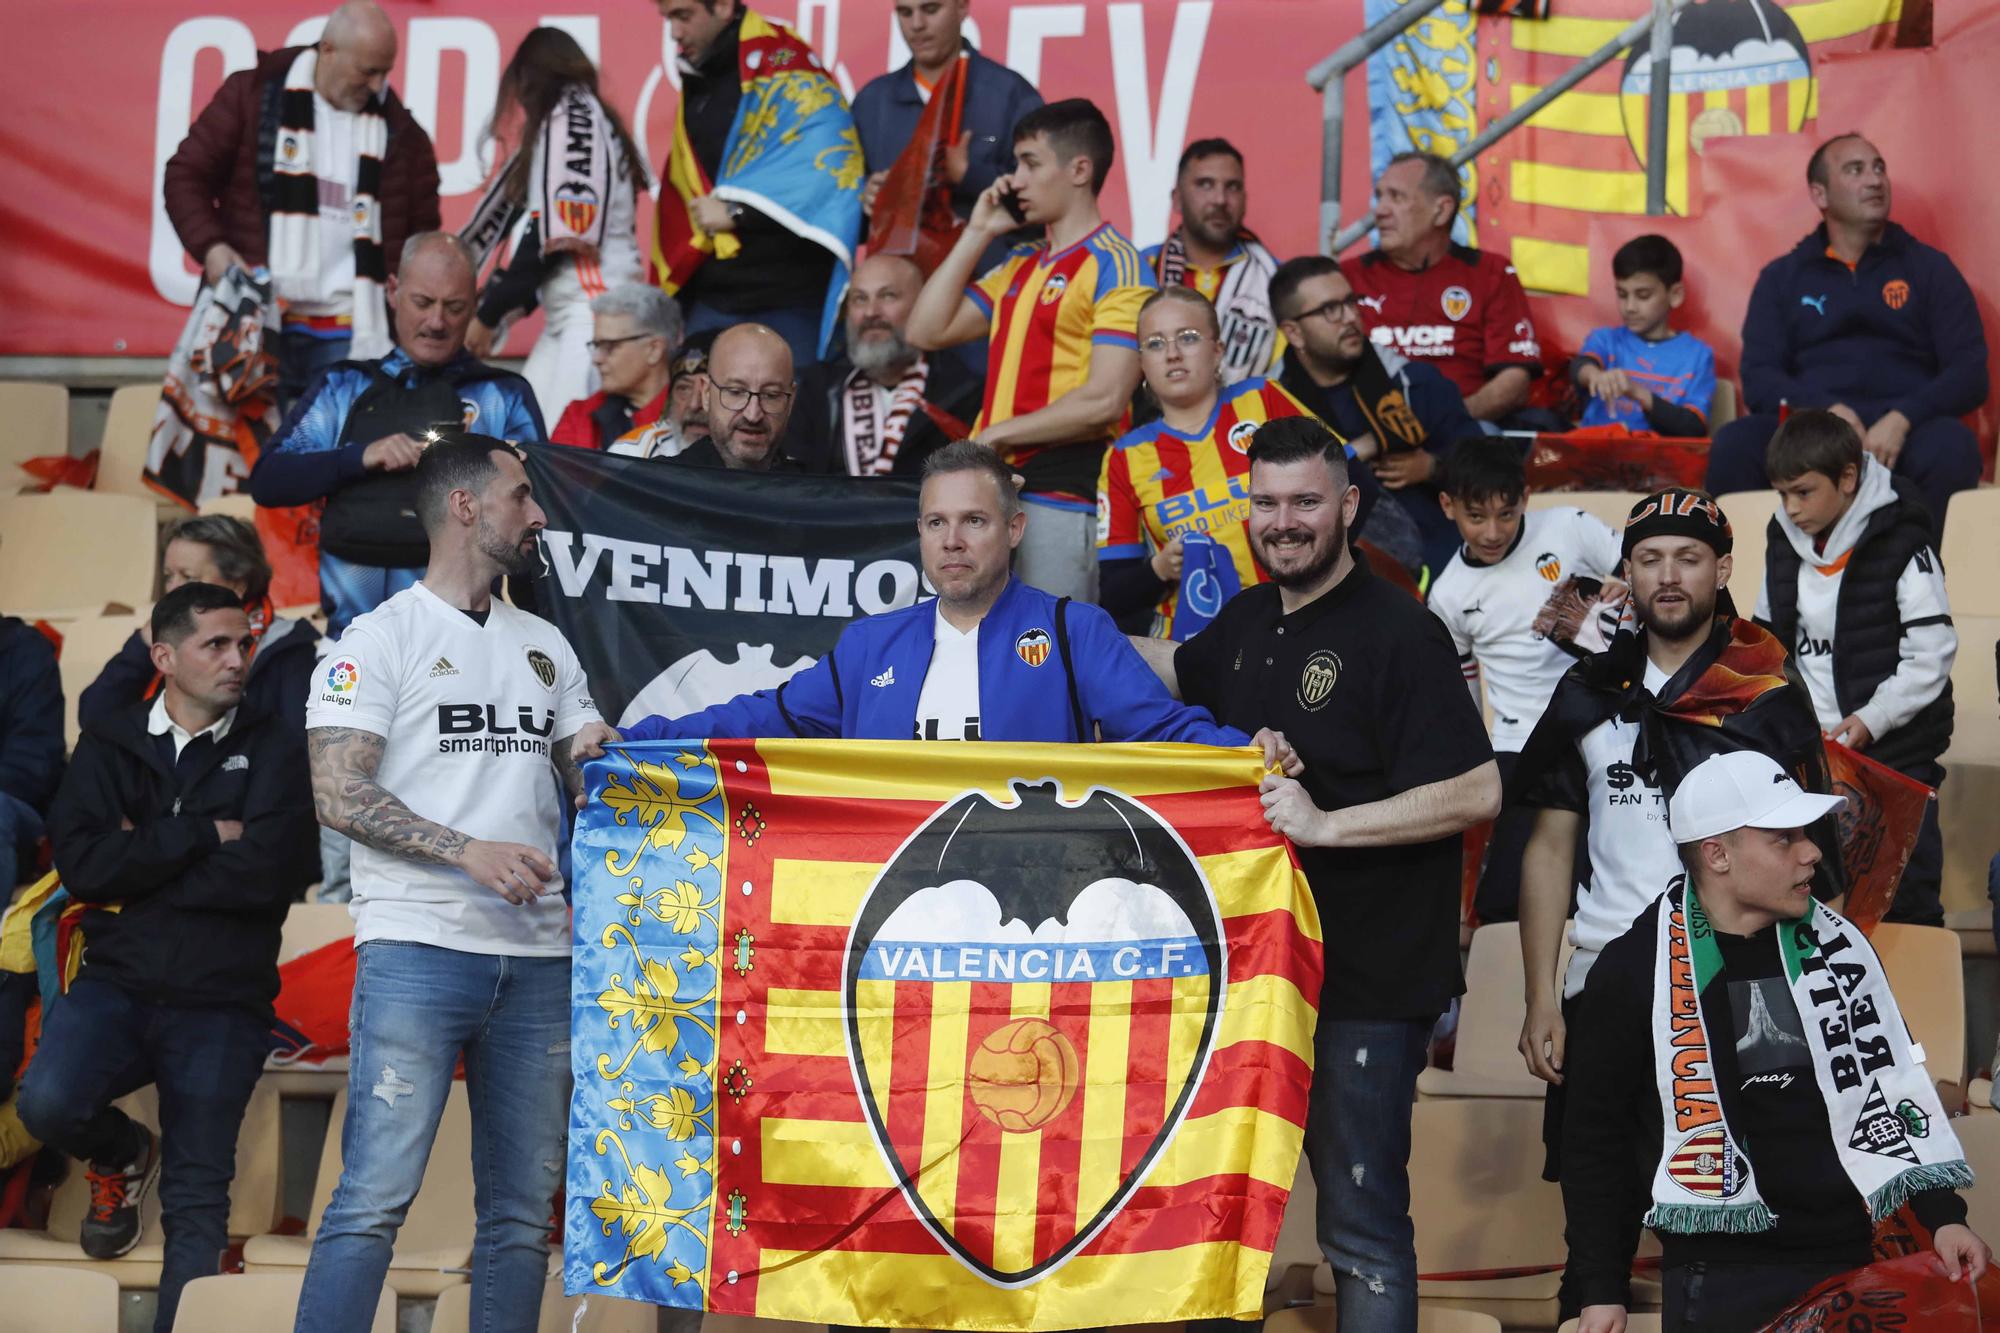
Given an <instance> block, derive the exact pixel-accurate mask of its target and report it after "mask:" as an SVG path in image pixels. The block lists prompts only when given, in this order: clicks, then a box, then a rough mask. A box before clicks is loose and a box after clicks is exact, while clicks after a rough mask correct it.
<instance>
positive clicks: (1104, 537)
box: [1097, 491, 1111, 546]
mask: <svg viewBox="0 0 2000 1333" xmlns="http://www.w3.org/2000/svg"><path fill="white" fill-rule="evenodd" d="M1110 539H1111V496H1110V495H1109V494H1108V493H1106V492H1104V491H1099V492H1098V493H1097V542H1098V545H1100V546H1102V545H1103V544H1104V543H1105V542H1107V541H1109V540H1110Z"/></svg>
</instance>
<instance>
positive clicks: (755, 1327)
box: [701, 1314, 826, 1333]
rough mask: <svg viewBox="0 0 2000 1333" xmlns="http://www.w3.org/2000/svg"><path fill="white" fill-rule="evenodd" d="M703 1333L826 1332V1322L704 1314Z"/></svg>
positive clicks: (702, 1321) (702, 1320)
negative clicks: (813, 1322)
mask: <svg viewBox="0 0 2000 1333" xmlns="http://www.w3.org/2000/svg"><path fill="white" fill-rule="evenodd" d="M701 1333H826V1325H825V1324H794V1323H789V1322H787V1321H785V1320H783V1319H759V1318H757V1317H755V1316H754V1315H740V1314H711V1315H703V1316H702V1319H701Z"/></svg>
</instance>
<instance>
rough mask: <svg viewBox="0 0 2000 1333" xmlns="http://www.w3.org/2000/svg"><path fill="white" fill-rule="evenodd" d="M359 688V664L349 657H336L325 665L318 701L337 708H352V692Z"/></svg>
mask: <svg viewBox="0 0 2000 1333" xmlns="http://www.w3.org/2000/svg"><path fill="white" fill-rule="evenodd" d="M360 686H361V664H360V663H359V662H357V661H355V660H354V659H353V658H351V657H336V658H334V659H333V660H332V661H331V662H328V663H327V664H326V675H325V676H324V677H323V678H322V683H321V687H320V692H319V701H320V702H321V703H323V704H333V705H334V706H335V707H337V708H352V707H354V691H355V690H357V689H359V688H360Z"/></svg>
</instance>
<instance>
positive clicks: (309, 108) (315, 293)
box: [269, 47, 394, 361]
mask: <svg viewBox="0 0 2000 1333" xmlns="http://www.w3.org/2000/svg"><path fill="white" fill-rule="evenodd" d="M318 64H319V51H318V50H317V49H316V48H313V47H307V48H306V49H305V50H303V51H301V52H299V54H298V58H297V59H296V60H294V61H292V67H291V69H290V70H289V71H288V72H287V73H286V75H285V88H284V95H283V96H282V97H281V98H280V99H279V102H278V142H277V146H276V148H275V149H274V150H273V152H272V154H271V166H272V169H273V171H274V173H275V176H276V184H275V187H274V198H273V203H272V208H271V219H270V237H269V253H270V265H271V285H272V287H273V288H274V289H275V291H276V292H277V295H278V299H279V300H281V301H320V300H324V299H325V296H324V294H323V293H321V291H320V288H319V283H320V271H319V268H320V245H319V226H320V222H319V174H318V172H317V171H316V170H315V169H314V167H313V130H314V120H315V113H314V109H313V70H314V69H315V68H316V67H317V66H318ZM388 147H389V125H388V122H387V121H385V120H383V119H382V102H381V99H380V98H379V97H377V96H373V95H371V96H370V97H369V99H368V105H367V106H366V107H364V108H363V109H362V110H361V111H360V112H359V113H357V114H356V115H355V117H354V155H355V160H354V164H353V171H352V174H351V175H350V176H349V177H348V179H350V180H351V181H352V182H353V187H354V193H353V196H352V215H353V218H354V343H353V347H352V349H351V350H350V351H349V352H348V355H349V356H350V357H352V358H353V359H354V360H356V361H368V360H373V359H374V358H375V357H378V356H387V355H388V354H389V351H390V349H391V347H392V346H393V345H394V344H393V342H392V341H391V339H390V336H389V307H388V304H387V302H386V301H385V300H384V298H383V288H382V284H383V283H384V282H386V281H387V280H388V274H389V270H388V263H387V260H386V259H385V258H384V256H383V254H382V201H381V198H380V195H381V192H382V154H383V153H384V152H386V151H388Z"/></svg>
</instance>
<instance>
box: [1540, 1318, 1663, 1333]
mask: <svg viewBox="0 0 2000 1333" xmlns="http://www.w3.org/2000/svg"><path fill="white" fill-rule="evenodd" d="M1579 1322H1580V1321H1578V1320H1575V1319H1570V1320H1565V1321H1564V1323H1563V1326H1562V1329H1561V1330H1560V1333H1576V1329H1577V1324H1578V1323H1579ZM1625 1333H1660V1317H1659V1316H1658V1315H1656V1314H1627V1315H1626V1316H1625Z"/></svg>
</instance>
